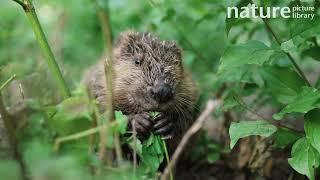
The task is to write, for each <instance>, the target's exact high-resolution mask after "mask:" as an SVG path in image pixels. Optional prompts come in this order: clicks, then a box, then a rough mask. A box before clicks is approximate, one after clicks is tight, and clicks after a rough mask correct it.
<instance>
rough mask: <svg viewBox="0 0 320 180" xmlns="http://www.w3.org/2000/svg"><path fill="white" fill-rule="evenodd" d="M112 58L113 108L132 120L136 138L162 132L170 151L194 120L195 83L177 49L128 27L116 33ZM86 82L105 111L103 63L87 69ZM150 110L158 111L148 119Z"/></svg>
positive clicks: (173, 43)
mask: <svg viewBox="0 0 320 180" xmlns="http://www.w3.org/2000/svg"><path fill="white" fill-rule="evenodd" d="M112 56H113V71H114V72H113V82H112V83H113V101H114V102H113V104H114V109H115V110H119V111H122V112H123V113H124V114H125V115H127V116H128V119H129V122H130V123H129V124H132V123H133V122H135V127H136V131H137V135H138V137H146V136H147V135H148V134H149V133H150V132H153V133H155V134H160V135H162V137H163V139H166V140H167V141H171V142H172V143H169V146H171V148H170V147H169V149H173V148H174V146H175V145H177V143H178V142H179V140H180V139H181V137H182V135H183V133H184V132H185V131H186V130H187V128H188V127H189V126H190V125H191V124H192V122H193V120H194V116H193V111H194V107H195V103H196V100H197V91H196V88H195V84H194V82H193V81H192V79H191V77H190V75H189V73H188V72H187V71H186V70H185V69H184V67H183V65H182V50H181V48H180V47H179V46H178V45H177V44H176V43H175V42H174V41H168V40H160V39H159V38H158V37H156V36H154V35H152V34H151V33H148V32H134V31H127V32H123V33H121V34H120V37H119V38H118V40H117V42H116V43H115V45H114V48H113V54H112ZM85 84H86V87H87V88H88V91H89V95H90V96H91V97H92V98H94V99H96V100H97V102H98V104H99V109H100V111H101V112H103V111H104V110H105V108H106V107H105V106H106V103H105V102H106V101H107V99H106V97H107V96H106V81H105V75H104V65H103V61H100V62H98V63H97V64H96V65H94V66H93V67H91V68H90V69H89V70H88V72H87V73H86V75H85ZM149 112H159V115H158V116H156V117H155V119H152V118H153V117H151V116H150V113H149ZM129 128H130V127H129Z"/></svg>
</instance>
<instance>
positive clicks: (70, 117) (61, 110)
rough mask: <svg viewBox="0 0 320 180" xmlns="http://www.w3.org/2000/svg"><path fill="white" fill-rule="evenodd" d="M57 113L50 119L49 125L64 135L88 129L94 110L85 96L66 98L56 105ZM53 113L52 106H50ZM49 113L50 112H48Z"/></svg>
mask: <svg viewBox="0 0 320 180" xmlns="http://www.w3.org/2000/svg"><path fill="white" fill-rule="evenodd" d="M55 108H56V113H54V115H53V117H52V118H50V119H49V122H48V123H49V126H50V128H51V129H52V130H54V131H56V132H57V133H58V135H60V136H64V135H69V134H72V133H76V132H79V131H83V130H86V129H88V128H89V127H90V125H91V122H90V121H91V115H90V114H91V113H92V110H91V108H90V106H89V102H88V99H87V98H85V97H71V98H68V99H65V100H64V101H63V102H61V103H60V104H58V105H57V106H56V107H55ZM48 110H49V111H50V113H52V108H48ZM48 114H49V113H48Z"/></svg>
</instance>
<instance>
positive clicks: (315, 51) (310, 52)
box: [302, 46, 320, 61]
mask: <svg viewBox="0 0 320 180" xmlns="http://www.w3.org/2000/svg"><path fill="white" fill-rule="evenodd" d="M319 52H320V47H319V46H314V47H311V48H309V49H306V50H304V51H303V52H302V55H304V56H308V57H311V58H313V59H314V60H317V61H320V53H319Z"/></svg>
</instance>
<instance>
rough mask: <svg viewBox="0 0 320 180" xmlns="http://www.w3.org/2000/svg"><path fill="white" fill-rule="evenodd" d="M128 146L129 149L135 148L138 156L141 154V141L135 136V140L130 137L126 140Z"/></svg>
mask: <svg viewBox="0 0 320 180" xmlns="http://www.w3.org/2000/svg"><path fill="white" fill-rule="evenodd" d="M128 144H129V146H130V148H131V149H133V150H135V151H136V153H137V154H138V155H139V156H142V143H141V141H140V140H139V139H138V138H136V141H134V139H133V138H132V139H131V140H130V141H129V142H128Z"/></svg>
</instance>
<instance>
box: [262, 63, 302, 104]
mask: <svg viewBox="0 0 320 180" xmlns="http://www.w3.org/2000/svg"><path fill="white" fill-rule="evenodd" d="M261 73H262V77H263V79H264V80H265V84H266V88H267V89H268V90H269V91H270V92H271V94H272V95H273V96H274V97H275V98H276V99H277V100H278V101H279V102H280V103H284V104H287V103H289V102H292V101H293V100H294V99H295V98H296V97H297V95H298V94H299V92H300V91H301V89H302V87H303V86H306V84H305V82H304V81H303V79H302V78H301V77H300V76H299V75H298V74H297V73H296V72H295V71H293V70H292V69H290V68H284V67H277V66H267V67H264V68H263V69H262V72H261Z"/></svg>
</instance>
